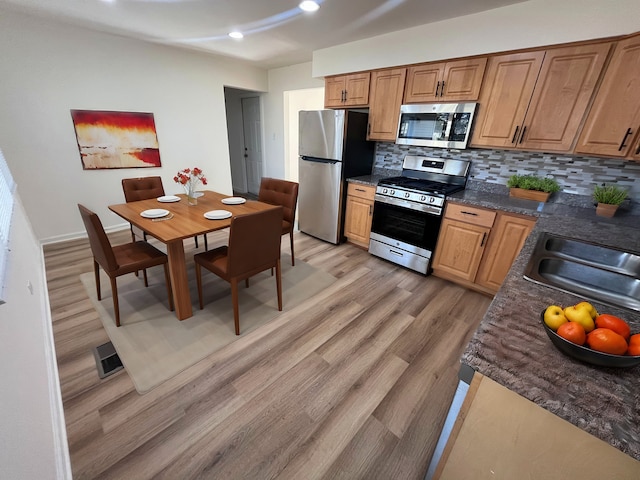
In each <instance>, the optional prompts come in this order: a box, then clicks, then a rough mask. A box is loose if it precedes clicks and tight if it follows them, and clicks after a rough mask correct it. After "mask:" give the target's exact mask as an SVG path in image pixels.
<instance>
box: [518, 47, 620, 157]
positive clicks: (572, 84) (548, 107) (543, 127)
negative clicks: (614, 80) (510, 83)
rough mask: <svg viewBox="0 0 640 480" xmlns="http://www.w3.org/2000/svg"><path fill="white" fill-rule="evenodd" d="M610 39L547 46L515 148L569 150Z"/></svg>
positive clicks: (600, 68)
mask: <svg viewBox="0 0 640 480" xmlns="http://www.w3.org/2000/svg"><path fill="white" fill-rule="evenodd" d="M609 50H611V43H599V44H594V45H582V46H578V47H567V48H558V49H551V50H547V52H546V54H545V57H544V62H543V63H542V69H541V70H540V75H539V76H538V81H537V82H536V86H535V89H534V91H533V96H532V98H531V103H530V104H529V108H528V110H527V115H526V117H525V120H524V124H523V127H522V132H521V134H520V140H519V143H518V148H524V149H528V150H545V151H562V152H567V151H569V150H571V148H572V146H573V142H574V141H575V139H576V135H577V133H578V127H579V126H580V125H581V123H582V120H583V118H584V116H585V113H586V111H587V106H588V105H589V101H590V100H591V97H592V96H593V92H594V90H595V88H596V84H597V83H598V79H599V78H600V74H601V73H602V68H603V66H604V63H605V61H606V59H607V57H608V55H609Z"/></svg>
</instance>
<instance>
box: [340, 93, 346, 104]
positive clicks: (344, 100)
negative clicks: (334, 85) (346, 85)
mask: <svg viewBox="0 0 640 480" xmlns="http://www.w3.org/2000/svg"><path fill="white" fill-rule="evenodd" d="M340 95H341V98H340V101H342V102H346V101H347V91H346V90H342V92H341V93H340Z"/></svg>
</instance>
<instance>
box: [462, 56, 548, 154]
mask: <svg viewBox="0 0 640 480" xmlns="http://www.w3.org/2000/svg"><path fill="white" fill-rule="evenodd" d="M543 59H544V52H529V53H516V54H511V55H499V56H496V57H491V58H490V59H489V62H488V65H487V72H486V74H485V80H484V84H483V87H482V91H481V92H480V100H479V103H480V105H478V111H477V113H476V120H475V127H474V130H473V135H472V137H471V145H472V146H479V147H484V146H489V147H512V146H515V145H516V140H517V137H518V134H519V132H520V125H521V124H522V121H523V119H524V116H525V114H526V113H527V107H528V105H529V100H531V95H532V94H533V88H534V87H535V84H536V80H537V78H538V73H539V72H540V67H541V66H542V61H543Z"/></svg>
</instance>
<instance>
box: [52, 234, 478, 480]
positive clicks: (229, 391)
mask: <svg viewBox="0 0 640 480" xmlns="http://www.w3.org/2000/svg"><path fill="white" fill-rule="evenodd" d="M223 235H224V233H218V234H217V236H215V235H214V236H213V237H212V236H211V235H210V236H209V238H210V240H209V244H210V245H212V244H214V243H215V242H216V241H218V242H223V241H224V237H223ZM110 237H111V240H112V243H114V244H118V243H123V242H126V241H129V240H130V236H129V231H128V230H127V231H122V232H117V233H114V234H111V235H110ZM295 246H296V259H300V260H303V261H306V262H308V263H310V264H311V265H313V266H315V267H317V268H320V269H323V270H325V271H327V272H329V273H331V274H332V275H334V276H335V277H336V279H337V281H336V282H335V284H334V285H332V286H331V287H329V288H328V289H327V290H325V291H324V292H322V293H320V294H318V295H316V296H315V297H314V298H312V299H310V300H308V301H306V302H305V303H303V304H302V305H299V306H298V307H296V308H291V309H288V308H287V304H286V298H285V299H284V312H283V314H282V315H281V316H279V317H278V318H277V319H276V320H274V321H272V322H270V323H269V324H268V325H266V326H265V327H264V328H263V329H261V330H256V331H254V332H250V333H249V334H247V335H246V336H242V337H241V338H240V339H239V340H237V341H236V342H234V343H232V344H231V345H229V346H228V347H225V348H224V349H223V350H220V351H218V352H215V353H213V354H212V355H210V356H209V357H207V358H205V359H204V360H202V361H201V362H199V363H197V364H196V365H194V366H192V367H191V368H189V369H188V370H186V371H185V372H182V373H181V374H180V375H178V376H176V377H174V378H172V379H171V380H169V381H168V382H165V383H164V384H162V385H160V386H159V387H157V388H156V389H154V390H152V391H151V392H149V393H147V394H145V395H139V394H138V393H137V392H136V390H135V388H134V386H133V384H132V383H131V381H130V379H129V377H128V375H127V372H126V371H125V370H122V371H120V372H118V373H116V374H114V375H112V376H110V377H107V378H106V379H104V380H100V379H99V378H98V374H97V370H96V365H95V361H94V358H93V354H92V353H91V349H92V348H93V347H95V346H97V345H100V344H102V343H105V342H108V341H109V338H108V336H107V334H106V332H105V330H104V328H103V326H102V323H101V322H100V318H99V316H98V314H97V313H96V311H95V309H94V308H93V306H92V304H91V302H90V301H89V299H88V297H87V295H86V293H85V291H84V288H83V287H82V285H81V283H80V280H79V275H80V274H82V273H84V272H89V271H91V270H92V258H91V252H90V249H89V246H88V243H87V241H86V240H76V241H70V242H64V243H60V244H56V245H48V246H46V247H45V264H46V271H47V279H48V289H49V295H50V303H51V311H52V319H53V331H54V339H55V346H56V353H57V359H58V368H59V373H60V383H61V390H62V397H63V403H64V410H65V420H66V424H67V433H68V439H69V449H70V455H71V465H72V470H73V475H74V478H76V479H84V478H114V479H146V478H166V479H191V478H207V479H225V480H226V479H271V478H277V479H296V480H300V479H305V480H308V479H368V480H370V479H394V480H395V479H402V480H410V479H423V478H424V475H425V472H426V470H427V466H428V463H429V461H430V458H431V455H432V452H433V449H434V447H435V444H436V442H437V439H438V435H439V432H440V429H441V427H442V424H443V423H444V419H445V416H446V413H447V410H448V408H449V404H450V401H451V399H452V398H453V394H454V392H455V388H456V385H457V373H458V368H459V358H460V354H461V352H462V350H463V348H464V346H465V345H466V343H467V342H468V340H469V338H470V336H471V334H472V333H473V331H474V330H475V329H476V327H477V325H478V323H479V321H480V319H481V318H482V316H483V314H484V312H485V311H486V309H487V307H488V306H489V303H490V301H491V299H490V298H488V297H485V296H483V295H481V294H478V293H475V292H472V291H468V290H465V289H464V288H462V287H458V286H456V285H454V284H452V283H449V282H447V281H444V280H441V279H438V278H436V277H433V276H429V277H424V276H422V275H419V274H416V273H414V272H411V271H409V270H406V269H403V268H400V267H397V266H395V265H393V264H390V263H388V262H385V261H383V260H380V259H378V258H376V257H373V256H370V255H369V254H368V253H367V252H366V251H364V250H361V249H359V248H357V247H354V246H352V245H349V244H343V245H339V246H335V245H331V244H328V243H325V242H321V241H319V240H317V239H315V238H313V237H310V236H308V235H305V234H302V233H296V235H295ZM288 249H289V246H288V238H287V237H283V252H288ZM185 250H186V252H187V255H191V254H193V252H194V250H195V247H194V245H193V243H192V241H186V242H185ZM200 250H202V245H201V246H200ZM176 321H177V320H176ZM229 321H230V322H232V321H233V319H230V320H229Z"/></svg>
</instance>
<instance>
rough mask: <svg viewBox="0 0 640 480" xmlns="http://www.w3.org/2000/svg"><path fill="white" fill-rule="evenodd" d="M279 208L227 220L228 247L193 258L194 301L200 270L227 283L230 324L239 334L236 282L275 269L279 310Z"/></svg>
mask: <svg viewBox="0 0 640 480" xmlns="http://www.w3.org/2000/svg"><path fill="white" fill-rule="evenodd" d="M282 213H283V209H282V207H279V208H270V209H268V210H262V211H259V212H255V213H249V214H246V215H239V216H237V217H233V218H232V219H231V226H230V229H229V245H228V246H222V247H218V248H215V249H213V250H210V251H208V252H202V253H198V254H196V255H194V256H193V260H194V262H195V267H196V281H197V285H198V300H199V301H200V310H202V309H203V308H204V305H203V301H202V267H204V268H206V269H207V270H209V271H210V272H212V273H214V274H215V275H217V276H219V277H220V278H222V279H223V280H225V281H227V282H229V283H230V284H231V302H232V303H233V321H234V323H235V329H236V335H240V315H239V311H238V310H239V307H238V282H239V281H241V280H244V281H245V284H246V285H247V286H248V281H249V277H251V276H252V275H256V274H257V273H260V272H262V271H264V270H268V269H272V268H275V271H276V275H275V277H276V290H277V294H278V310H280V311H282V277H281V271H280V243H281V241H280V239H281V238H282V234H281V228H282Z"/></svg>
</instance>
